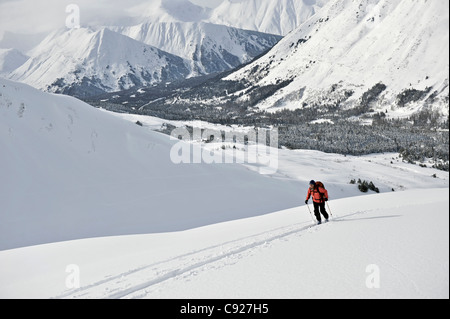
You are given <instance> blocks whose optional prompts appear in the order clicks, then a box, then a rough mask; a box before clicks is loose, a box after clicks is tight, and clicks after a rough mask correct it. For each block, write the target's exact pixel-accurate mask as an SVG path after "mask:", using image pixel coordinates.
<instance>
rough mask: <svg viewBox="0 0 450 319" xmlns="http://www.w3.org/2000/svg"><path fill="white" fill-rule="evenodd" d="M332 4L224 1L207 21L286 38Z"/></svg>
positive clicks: (323, 0)
mask: <svg viewBox="0 0 450 319" xmlns="http://www.w3.org/2000/svg"><path fill="white" fill-rule="evenodd" d="M327 1H329V0H277V1H274V0H225V1H223V3H222V4H221V5H219V6H218V7H217V8H215V9H214V10H212V12H211V14H210V16H209V17H208V21H210V22H213V23H217V24H224V25H229V26H233V27H236V28H242V29H248V30H257V31H260V32H265V33H271V34H279V35H283V36H284V35H286V34H288V33H289V32H291V31H292V30H294V29H296V28H297V27H298V26H300V25H301V24H302V23H303V22H305V21H306V20H307V19H308V18H310V17H311V16H313V15H314V14H316V12H317V10H319V9H320V8H321V7H322V6H324V4H325V3H326V2H327Z"/></svg>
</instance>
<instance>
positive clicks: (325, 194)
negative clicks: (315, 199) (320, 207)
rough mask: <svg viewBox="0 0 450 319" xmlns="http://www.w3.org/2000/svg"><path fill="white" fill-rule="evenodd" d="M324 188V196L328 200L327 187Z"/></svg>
mask: <svg viewBox="0 0 450 319" xmlns="http://www.w3.org/2000/svg"><path fill="white" fill-rule="evenodd" d="M323 190H324V195H323V198H325V199H326V200H328V191H327V190H326V189H323Z"/></svg>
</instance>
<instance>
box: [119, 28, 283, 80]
mask: <svg viewBox="0 0 450 319" xmlns="http://www.w3.org/2000/svg"><path fill="white" fill-rule="evenodd" d="M112 29H113V30H115V31H118V32H120V33H122V34H124V35H126V36H128V37H130V38H133V39H135V40H137V41H140V42H143V43H146V44H149V45H152V46H155V47H157V48H160V49H161V50H164V51H167V52H170V53H172V54H174V55H177V56H180V57H182V58H184V59H186V60H188V61H189V62H190V63H189V67H190V71H191V75H201V74H210V73H215V72H221V71H226V70H230V69H232V68H235V67H237V66H238V65H241V64H243V63H246V62H249V61H250V60H252V59H253V58H255V57H256V56H258V55H260V54H261V53H263V52H265V51H267V50H269V49H270V48H272V47H273V46H274V45H275V44H276V43H277V42H278V41H279V40H281V37H280V36H276V35H271V34H264V33H259V32H255V31H247V30H241V29H236V28H232V27H226V26H223V25H217V24H211V23H204V22H179V21H178V22H177V21H174V22H147V23H142V24H139V25H136V26H132V27H116V28H112Z"/></svg>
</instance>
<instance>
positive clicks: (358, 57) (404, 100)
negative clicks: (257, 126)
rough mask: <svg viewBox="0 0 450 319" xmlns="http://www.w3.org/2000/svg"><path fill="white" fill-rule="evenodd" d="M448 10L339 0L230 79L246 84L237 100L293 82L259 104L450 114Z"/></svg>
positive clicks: (441, 4)
mask: <svg viewBox="0 0 450 319" xmlns="http://www.w3.org/2000/svg"><path fill="white" fill-rule="evenodd" d="M448 9H449V3H448V2H445V1H426V0H417V1H411V0H381V1H380V0H363V1H352V0H333V1H330V2H329V3H327V5H326V6H325V7H324V8H323V9H322V10H321V11H319V12H318V13H317V14H316V15H315V16H313V17H312V18H310V19H309V20H307V21H306V22H305V23H304V24H303V25H301V26H300V27H299V28H297V29H296V30H295V31H294V32H292V33H291V34H289V35H288V36H286V37H285V38H284V39H283V40H282V41H280V43H279V44H278V45H277V46H275V47H274V48H273V49H272V50H271V51H270V52H269V53H268V54H266V55H265V56H264V57H263V58H261V59H259V60H257V61H255V62H254V63H252V64H250V65H248V66H246V67H245V68H242V69H241V70H239V71H238V72H235V73H234V74H232V75H230V76H228V77H227V78H225V80H227V81H239V82H242V80H243V79H245V82H246V87H247V90H242V91H239V92H237V93H236V94H239V96H240V97H239V99H237V102H239V101H241V102H243V101H248V99H249V98H250V93H248V92H251V91H252V90H253V89H254V88H255V87H264V86H270V85H272V86H273V85H277V84H279V83H289V84H288V85H284V86H283V87H282V88H281V89H279V90H276V91H275V92H273V94H271V95H270V96H269V97H267V98H265V99H263V100H262V101H258V102H257V104H256V106H257V107H258V108H260V109H265V110H279V109H283V108H288V109H297V108H305V107H318V106H324V105H328V106H330V105H333V106H339V107H340V108H352V107H362V108H367V109H368V110H369V109H375V110H383V111H384V110H386V109H388V110H389V111H391V110H392V111H399V110H400V111H401V112H404V113H405V114H411V113H413V112H415V111H418V110H421V109H423V108H424V107H430V108H433V109H436V110H438V111H439V112H441V113H443V114H447V115H448V94H449V88H448V82H449V28H448V23H449V13H448V12H449V10H448ZM236 94H234V95H233V96H234V97H236ZM401 112H400V113H401ZM400 113H399V114H400Z"/></svg>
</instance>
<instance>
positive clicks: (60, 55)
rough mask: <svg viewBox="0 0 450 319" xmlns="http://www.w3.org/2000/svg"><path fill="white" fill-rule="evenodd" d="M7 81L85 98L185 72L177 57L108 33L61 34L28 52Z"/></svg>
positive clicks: (63, 32)
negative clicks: (27, 55)
mask: <svg viewBox="0 0 450 319" xmlns="http://www.w3.org/2000/svg"><path fill="white" fill-rule="evenodd" d="M30 55H31V58H30V59H29V60H28V61H27V62H26V63H24V64H23V65H22V66H21V67H19V68H18V69H16V70H15V71H14V72H12V74H11V78H12V79H14V80H17V81H22V82H24V83H27V84H30V85H32V86H34V87H37V88H39V89H43V90H46V91H49V92H54V93H63V94H69V95H73V96H77V97H87V96H91V95H96V94H100V93H103V92H111V91H119V90H125V89H128V88H130V87H133V86H145V85H151V84H153V83H159V82H161V81H172V80H176V79H180V78H184V77H186V76H187V75H188V74H189V69H188V68H187V66H186V62H185V61H184V60H183V59H181V58H180V57H177V56H174V55H171V54H169V53H167V52H163V51H161V50H159V49H157V48H154V47H152V46H149V45H146V44H144V43H141V42H138V41H136V40H133V39H131V38H128V37H126V36H123V35H121V34H118V33H115V32H113V31H111V30H109V29H106V28H103V29H100V30H97V31H96V30H93V29H88V28H82V29H73V30H61V31H58V32H55V33H53V34H51V35H49V36H48V37H47V38H46V39H45V40H44V41H43V42H42V43H41V44H40V45H38V46H37V47H36V48H35V49H34V50H32V51H31V52H30Z"/></svg>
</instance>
